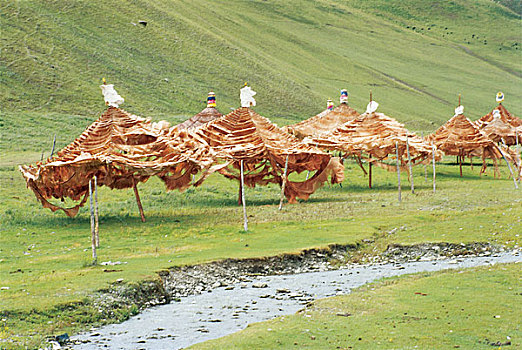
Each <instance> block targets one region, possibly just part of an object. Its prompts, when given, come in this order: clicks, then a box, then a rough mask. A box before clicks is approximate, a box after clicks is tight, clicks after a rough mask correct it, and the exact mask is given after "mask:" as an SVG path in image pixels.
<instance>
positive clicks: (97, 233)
mask: <svg viewBox="0 0 522 350" xmlns="http://www.w3.org/2000/svg"><path fill="white" fill-rule="evenodd" d="M98 221H99V220H98V177H97V176H94V236H95V238H96V247H99V246H100V224H99V222H98Z"/></svg>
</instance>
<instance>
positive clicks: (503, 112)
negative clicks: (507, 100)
mask: <svg viewBox="0 0 522 350" xmlns="http://www.w3.org/2000/svg"><path fill="white" fill-rule="evenodd" d="M495 110H498V111H499V112H500V119H501V120H502V121H503V122H504V123H508V124H510V125H511V126H514V127H515V128H516V127H519V126H522V119H520V118H519V117H516V116H514V115H513V114H511V113H509V111H508V110H507V109H506V107H504V105H503V104H502V103H499V104H498V106H497V107H495V108H493V110H491V112H489V113H488V114H486V115H485V116H483V117H482V118H480V119H479V120H477V121H476V122H475V124H477V126H478V127H479V128H482V127H484V126H485V124H487V123H489V122H491V121H492V120H493V114H494V113H495Z"/></svg>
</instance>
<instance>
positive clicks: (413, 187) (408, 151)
mask: <svg viewBox="0 0 522 350" xmlns="http://www.w3.org/2000/svg"><path fill="white" fill-rule="evenodd" d="M406 153H407V154H408V169H409V170H410V172H409V174H408V176H409V177H410V184H411V193H413V194H415V186H414V185H413V172H412V169H411V155H410V143H409V142H408V136H406Z"/></svg>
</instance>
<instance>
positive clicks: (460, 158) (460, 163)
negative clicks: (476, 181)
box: [458, 156, 462, 177]
mask: <svg viewBox="0 0 522 350" xmlns="http://www.w3.org/2000/svg"><path fill="white" fill-rule="evenodd" d="M458 157H459V167H460V177H462V156H458Z"/></svg>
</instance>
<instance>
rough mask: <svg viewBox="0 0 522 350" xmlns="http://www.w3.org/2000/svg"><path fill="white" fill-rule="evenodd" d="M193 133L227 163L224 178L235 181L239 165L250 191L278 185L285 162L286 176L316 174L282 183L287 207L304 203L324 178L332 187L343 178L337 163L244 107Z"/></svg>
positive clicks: (238, 177) (237, 177)
mask: <svg viewBox="0 0 522 350" xmlns="http://www.w3.org/2000/svg"><path fill="white" fill-rule="evenodd" d="M194 133H195V135H196V136H198V137H201V138H202V139H203V140H205V141H206V142H207V143H208V144H209V145H210V146H211V147H212V148H213V149H214V150H215V151H216V152H217V153H218V157H219V158H221V159H223V160H226V161H229V162H230V164H229V165H228V166H226V167H224V168H222V169H221V170H219V172H220V173H221V174H223V175H224V176H225V177H227V178H230V179H236V180H239V179H240V176H241V175H240V173H239V169H240V164H241V161H243V167H244V182H245V184H246V185H247V186H250V187H254V186H256V185H266V184H268V183H279V184H282V182H283V176H284V168H285V165H286V161H287V159H288V163H287V175H289V174H291V173H293V172H296V173H301V172H302V171H305V170H308V171H316V173H315V175H314V176H313V177H311V178H310V179H308V180H306V181H303V182H294V181H287V182H286V186H285V196H286V198H287V199H288V201H289V202H291V203H293V202H296V198H297V197H298V198H301V199H307V198H308V197H309V196H310V194H312V193H313V192H315V190H316V189H317V188H318V187H319V186H321V185H322V184H323V183H324V182H325V181H326V180H327V177H328V175H331V176H332V183H338V182H341V181H342V180H343V178H344V173H343V171H344V168H343V167H342V165H341V164H340V162H339V161H338V160H337V159H331V157H330V155H329V154H327V153H324V152H322V151H320V150H318V149H317V148H314V147H310V146H308V145H305V144H304V143H302V142H300V141H299V140H298V139H297V138H295V137H294V136H292V135H289V134H287V133H285V132H283V131H282V130H281V129H279V128H278V127H277V126H276V125H274V124H272V123H271V122H270V121H269V120H268V119H266V118H264V117H262V116H260V115H259V114H257V113H255V112H254V111H253V110H251V109H250V108H248V107H240V108H238V109H236V110H235V111H233V112H231V113H229V114H227V115H225V116H223V117H221V118H219V119H216V120H214V121H211V122H209V123H208V124H206V125H203V126H202V127H200V128H198V129H196V130H194Z"/></svg>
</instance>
